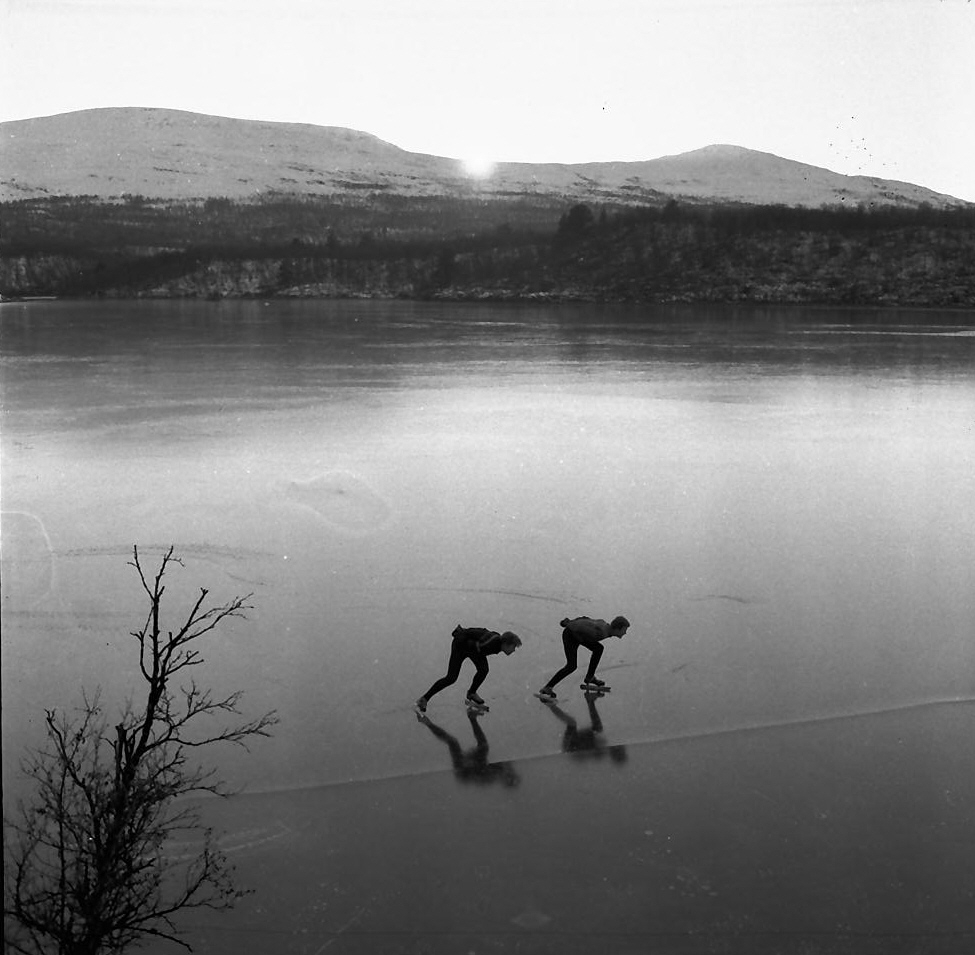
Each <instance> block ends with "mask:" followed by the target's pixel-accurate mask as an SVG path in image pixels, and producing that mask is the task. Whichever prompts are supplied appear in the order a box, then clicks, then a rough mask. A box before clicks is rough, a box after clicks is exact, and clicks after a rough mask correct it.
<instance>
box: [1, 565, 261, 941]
mask: <svg viewBox="0 0 975 955" xmlns="http://www.w3.org/2000/svg"><path fill="white" fill-rule="evenodd" d="M173 564H178V565H180V566H182V561H180V559H179V558H178V557H176V556H174V554H173V548H172V547H170V549H169V551H168V552H167V553H166V554H165V556H163V557H162V560H161V563H160V565H159V569H158V571H157V572H156V574H155V576H154V577H152V576H147V575H146V573H145V572H144V571H143V567H142V563H141V562H140V559H139V551H138V548H133V559H132V561H131V562H130V565H131V566H133V567H134V568H135V570H136V572H137V573H138V576H139V580H140V581H141V584H142V589H143V591H144V592H145V597H146V600H147V602H148V613H147V616H146V621H145V623H144V624H143V626H142V628H141V629H140V630H136V631H133V632H132V636H133V637H134V638H135V639H136V641H137V643H138V653H139V669H140V673H141V677H142V680H141V682H140V687H141V689H140V690H139V691H138V703H136V702H134V701H133V698H132V697H130V698H129V701H128V703H127V704H126V705H125V706H124V707H123V708H122V710H121V712H120V713H119V720H118V722H117V723H115V725H114V726H112V727H110V726H109V721H108V720H107V718H106V716H105V714H104V710H103V706H102V703H101V700H100V695H99V694H98V693H97V692H96V693H95V694H94V695H89V694H88V693H84V694H83V698H82V703H81V705H80V707H79V708H78V709H76V710H75V711H73V712H71V713H67V712H59V711H56V710H47V711H46V712H47V715H46V742H45V744H44V745H43V746H42V747H41V748H39V749H38V750H36V751H33V752H31V753H30V754H29V755H28V756H27V757H26V759H25V761H24V763H23V769H24V772H25V773H26V775H27V777H28V779H29V780H30V781H31V783H32V784H33V785H34V787H35V790H34V792H33V795H32V796H31V797H29V799H28V800H25V801H21V802H20V803H19V804H18V806H17V815H16V818H15V820H14V821H12V822H8V821H7V820H6V819H4V828H5V829H6V830H7V833H6V836H5V839H4V844H5V855H6V857H7V858H6V859H5V866H4V869H5V872H4V922H5V926H4V927H5V935H6V945H7V946H9V947H10V949H12V950H14V951H18V952H23V953H27V955H40V953H54V952H56V953H58V955H99V953H117V952H121V951H122V950H123V949H125V948H126V947H127V946H129V945H131V944H132V943H135V942H137V941H140V940H145V939H146V938H147V937H149V936H155V937H157V938H163V939H169V940H171V941H173V942H176V943H178V944H179V945H182V946H183V947H184V948H186V949H190V948H191V946H190V945H189V944H188V943H187V942H186V941H185V940H183V939H182V938H180V937H179V936H180V931H179V929H178V927H177V925H176V916H177V915H178V914H179V913H180V912H184V911H186V910H188V909H194V908H212V909H224V908H230V907H232V906H233V905H234V903H235V902H236V900H237V899H238V898H240V897H241V896H242V895H243V894H245V893H244V892H242V891H241V890H240V889H238V888H237V887H236V886H235V883H234V877H233V868H232V867H231V866H230V865H229V864H228V862H227V860H226V858H225V857H224V855H223V853H222V852H221V851H220V849H219V847H218V846H217V844H216V840H215V838H214V835H213V832H212V830H210V829H208V828H206V827H205V826H204V825H203V824H202V821H201V816H200V814H199V810H198V808H197V805H196V802H197V801H196V800H192V799H191V800H187V799H185V798H183V797H187V796H192V795H194V794H197V795H199V794H205V793H210V794H214V795H218V796H226V795H229V793H228V791H227V789H226V786H225V784H224V783H223V782H222V781H220V780H218V779H217V777H216V770H215V769H212V768H211V769H207V768H205V767H204V766H203V765H202V764H201V763H199V762H198V761H197V756H198V755H202V754H200V753H199V751H200V750H201V749H205V748H207V747H210V746H212V745H215V744H217V743H234V744H237V745H240V746H243V747H245V748H246V746H247V743H248V742H249V741H250V740H251V739H252V738H253V737H260V736H268V735H270V729H271V727H272V726H274V725H275V724H276V723H277V722H278V719H277V715H276V713H275V712H274V711H271V712H269V713H266V714H265V715H264V716H261V717H258V718H257V719H252V720H246V721H240V720H238V719H237V718H238V717H239V715H240V711H239V704H240V700H241V693H240V692H239V691H238V692H235V693H231V694H230V695H229V696H226V697H216V696H214V695H213V693H212V692H211V691H210V690H209V689H207V688H205V687H202V686H200V685H199V684H198V683H197V682H196V680H195V679H194V673H195V668H196V667H199V666H200V665H201V664H202V663H203V662H204V660H203V657H202V656H201V655H200V649H199V644H200V641H201V640H202V639H203V638H204V637H206V636H207V634H209V633H211V632H212V631H213V630H215V629H216V628H217V627H218V626H220V624H222V623H224V622H225V621H226V620H227V619H228V618H230V617H242V616H244V611H246V610H248V609H250V605H249V604H248V603H247V602H246V601H247V600H248V599H249V597H250V595H247V596H245V597H235V598H234V599H233V600H231V601H230V602H229V603H226V604H223V605H219V606H213V605H207V596H208V591H207V590H205V589H201V590H200V593H199V596H198V597H197V598H196V600H195V602H194V603H193V604H192V606H191V607H190V609H189V611H188V612H187V613H186V615H185V617H183V618H182V623H181V624H180V625H179V627H178V628H177V629H175V630H165V629H164V628H163V624H162V621H161V616H162V603H163V595H164V593H165V590H166V588H165V587H164V586H163V578H164V576H165V575H166V573H167V571H168V570H170V569H171V566H172V565H173ZM228 724H229V725H228ZM177 836H181V837H182V840H183V843H184V844H185V841H186V839H187V838H190V837H192V838H194V839H198V840H199V841H198V842H196V843H194V844H195V845H196V847H197V848H196V849H195V850H194V851H193V852H191V853H189V856H188V857H187V856H186V855H179V857H178V858H177V857H175V856H173V855H170V856H169V857H167V847H168V851H169V852H170V853H172V852H173V849H172V845H173V840H174V838H175V837H177Z"/></svg>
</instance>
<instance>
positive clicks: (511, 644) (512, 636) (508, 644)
mask: <svg viewBox="0 0 975 955" xmlns="http://www.w3.org/2000/svg"><path fill="white" fill-rule="evenodd" d="M520 646H521V637H519V636H518V634H517V633H512V632H511V631H510V630H505V632H504V633H502V634H501V652H502V653H505V654H507V655H508V656H509V657H510V656H511V654H512V653H514V652H515V650H517V649H518V647H520Z"/></svg>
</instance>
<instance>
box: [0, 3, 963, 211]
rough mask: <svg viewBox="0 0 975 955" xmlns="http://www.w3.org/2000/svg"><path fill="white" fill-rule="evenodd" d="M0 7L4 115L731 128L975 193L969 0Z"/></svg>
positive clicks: (692, 141) (575, 143) (522, 146)
mask: <svg viewBox="0 0 975 955" xmlns="http://www.w3.org/2000/svg"><path fill="white" fill-rule="evenodd" d="M0 11H2V15H0V120H9V119H26V118H29V117H33V116H45V115H51V114H53V113H61V112H67V111H70V110H78V109H86V108H89V107H99V106H157V107H169V108H174V109H186V110H192V111H194V112H200V113H212V114H216V115H220V116H234V117H242V118H247V119H264V120H280V121H287V122H302V123H314V124H316V125H323V126H348V127H351V128H353V129H359V130H364V131H366V132H369V133H373V134H375V135H377V136H379V137H380V138H382V139H385V140H387V141H388V142H391V143H394V144H396V145H397V146H401V147H403V148H404V149H409V150H413V151H416V152H425V153H433V154H436V155H440V156H450V157H453V158H457V159H477V158H481V159H493V160H520V161H529V162H541V161H553V162H585V161H589V160H614V159H624V160H634V159H654V158H656V157H658V156H664V155H671V154H674V153H679V152H684V151H686V150H689V149H696V148H698V147H700V146H705V145H708V144H710V143H732V144H736V145H740V146H747V147H749V148H752V149H759V150H763V151H766V152H771V153H775V154H776V155H779V156H784V157H786V158H788V159H797V160H800V161H802V162H808V163H812V164H813V165H817V166H825V167H827V168H829V169H833V170H836V171H838V172H843V173H848V174H865V175H872V176H881V177H884V178H888V179H901V180H905V181H909V182H914V183H917V184H920V185H923V186H927V187H929V188H932V189H935V190H937V191H939V192H946V193H949V194H951V195H955V196H958V197H960V198H964V199H969V200H972V201H975V3H973V2H971V0H590V2H579V0H481V2H471V0H0ZM0 162H2V154H0Z"/></svg>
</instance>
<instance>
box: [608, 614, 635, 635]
mask: <svg viewBox="0 0 975 955" xmlns="http://www.w3.org/2000/svg"><path fill="white" fill-rule="evenodd" d="M629 629H630V621H629V620H627V619H626V617H613V622H612V623H611V624H610V625H609V632H610V634H611V635H612V636H614V637H620V638H622V636H623V634H625V633H626V631H627V630H629Z"/></svg>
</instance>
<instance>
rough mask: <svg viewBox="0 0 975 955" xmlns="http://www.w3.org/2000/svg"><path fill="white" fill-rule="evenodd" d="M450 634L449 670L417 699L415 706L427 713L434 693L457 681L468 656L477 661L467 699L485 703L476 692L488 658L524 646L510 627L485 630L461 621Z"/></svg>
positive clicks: (486, 668)
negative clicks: (462, 624) (461, 624)
mask: <svg viewBox="0 0 975 955" xmlns="http://www.w3.org/2000/svg"><path fill="white" fill-rule="evenodd" d="M451 636H452V637H453V640H452V641H451V643H450V659H449V660H448V661H447V673H446V674H445V675H444V676H442V677H441V678H440V679H439V680H437V681H436V682H435V683H434V684H433V686H431V687H430V689H429V690H427V691H426V693H424V694H423V696H421V697H420V698H419V699H418V700H417V701H416V708H417V709H418V710H419V711H420V712H421V713H426V711H427V703H429V702H430V700H431V698H432V697H434V696H435V695H436V694H437V693H439V692H440V691H441V690H445V689H446V688H447V687H448V686H452V685H453V684H454V683H456V682H457V677H459V676H460V668H461V664H463V662H464V661H465V660H470V661H471V663H473V664H474V679H473V680H471V686H470V689H469V690H468V691H467V701H468V702H469V703H473V704H475V705H476V706H482V707H483V706H484V700H482V699H481V698H480V697H479V696H478V695H477V689H478V687H479V686H480V685H481V684H482V683H483V682H484V678H485V677H486V676H487V675H488V670H489V667H488V661H487V658H488V657H490V656H493V655H494V654H496V653H504V654H505V655H507V656H510V655H511V654H512V653H514V652H515V650H517V649H518V647H520V646H521V638H520V637H519V636H518V634H516V633H512V632H511V631H510V630H506V631H505V632H504V633H498V632H497V631H496V630H485V629H484V628H483V627H462V626H460V624H458V625H457V626H456V627H455V628H454V632H453V633H452V634H451Z"/></svg>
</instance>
